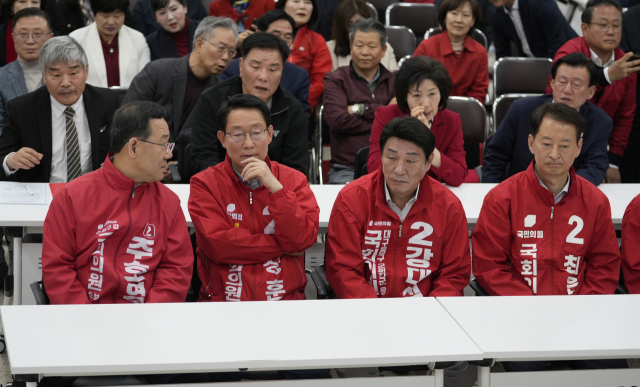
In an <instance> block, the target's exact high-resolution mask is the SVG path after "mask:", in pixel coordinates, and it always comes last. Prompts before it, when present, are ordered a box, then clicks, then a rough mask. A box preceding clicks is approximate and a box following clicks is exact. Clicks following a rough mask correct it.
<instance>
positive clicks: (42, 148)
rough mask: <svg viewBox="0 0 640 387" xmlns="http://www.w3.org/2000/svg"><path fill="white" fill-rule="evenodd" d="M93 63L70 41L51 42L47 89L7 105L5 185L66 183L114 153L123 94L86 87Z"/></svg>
mask: <svg viewBox="0 0 640 387" xmlns="http://www.w3.org/2000/svg"><path fill="white" fill-rule="evenodd" d="M87 63H88V61H87V57H86V55H85V53H84V50H83V49H82V46H80V44H79V43H78V42H76V41H75V40H74V39H72V38H70V37H67V36H63V37H57V38H51V39H49V41H47V42H46V43H45V44H44V45H43V46H42V48H41V49H40V70H41V71H42V73H43V75H44V76H43V77H44V81H45V83H46V87H41V88H39V89H37V90H36V91H33V92H31V93H27V94H25V95H22V96H20V97H17V98H14V99H12V100H11V101H9V103H8V105H7V112H6V121H5V126H4V128H3V129H2V136H0V161H1V162H2V169H1V171H0V180H13V181H20V182H37V183H66V182H69V181H70V180H72V179H74V178H76V177H78V176H80V175H82V174H84V173H88V172H91V171H94V170H96V169H98V168H100V165H101V164H102V162H103V161H104V159H105V157H107V153H108V152H109V125H110V124H111V120H112V118H113V114H114V113H115V111H116V109H118V105H119V102H118V93H117V92H116V91H115V90H109V89H103V88H99V87H92V86H90V85H87V84H85V82H86V79H87V76H88V71H87V66H88V65H87ZM71 123H73V125H72V124H71ZM74 137H75V141H71V142H70V144H72V145H68V146H65V144H67V141H68V140H67V138H69V139H73V138H74ZM74 142H75V146H74V145H73V144H74Z"/></svg>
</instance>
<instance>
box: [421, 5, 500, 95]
mask: <svg viewBox="0 0 640 387" xmlns="http://www.w3.org/2000/svg"><path fill="white" fill-rule="evenodd" d="M480 18H481V14H480V6H479V5H478V2H477V1H476V0H445V1H444V2H443V3H442V5H441V6H440V9H439V10H438V22H439V23H440V25H441V26H442V30H443V31H442V33H440V34H438V35H434V36H431V37H430V38H429V39H426V40H423V41H422V43H420V45H419V46H418V48H417V49H416V52H414V53H413V56H420V55H424V56H429V57H431V58H434V59H437V60H439V61H440V62H442V64H443V65H444V67H446V68H447V70H448V71H449V74H451V78H452V80H453V88H452V89H451V95H454V96H460V97H472V98H475V99H477V100H478V101H480V103H482V104H483V105H484V102H485V98H486V97H487V90H488V88H489V60H488V59H487V51H486V49H485V48H484V46H483V45H481V44H480V43H478V42H476V41H475V40H474V39H473V38H472V37H471V36H470V35H471V34H472V33H473V27H475V26H476V25H478V24H479V23H480Z"/></svg>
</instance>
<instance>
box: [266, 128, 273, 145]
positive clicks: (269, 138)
mask: <svg viewBox="0 0 640 387" xmlns="http://www.w3.org/2000/svg"><path fill="white" fill-rule="evenodd" d="M272 140H273V125H269V127H268V128H267V141H268V142H267V144H271V141H272Z"/></svg>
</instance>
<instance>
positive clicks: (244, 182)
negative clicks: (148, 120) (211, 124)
mask: <svg viewBox="0 0 640 387" xmlns="http://www.w3.org/2000/svg"><path fill="white" fill-rule="evenodd" d="M254 35H255V34H254ZM254 35H252V36H254ZM249 38H250V37H249ZM249 38H247V40H248V39H249ZM245 42H246V41H245ZM216 121H217V122H218V123H219V124H220V130H219V131H218V132H217V138H218V140H219V141H220V143H221V144H222V146H223V147H224V149H226V153H227V154H226V156H225V160H224V161H223V162H221V163H219V164H218V165H216V166H215V167H212V168H208V169H207V170H205V171H203V172H201V173H199V174H197V175H195V176H194V177H193V178H192V179H191V192H190V196H189V213H190V214H191V219H192V220H193V225H194V226H195V229H196V238H197V240H198V248H197V255H198V274H199V276H200V279H201V280H202V287H201V289H200V301H275V300H304V299H305V294H304V288H305V285H306V283H307V277H306V275H305V272H304V251H305V250H306V249H307V248H309V247H310V246H311V245H313V243H314V242H315V241H316V238H317V235H318V227H319V214H320V209H319V208H318V204H317V203H316V199H315V197H314V195H313V192H312V191H311V188H310V187H309V183H308V182H307V179H306V177H305V176H304V175H303V174H302V173H300V172H298V171H296V170H294V169H292V168H289V167H286V166H284V165H282V164H280V163H278V162H275V161H273V160H271V159H270V158H269V157H268V156H267V152H268V149H269V144H270V143H271V142H272V141H273V137H274V135H273V132H274V127H273V126H272V125H271V122H272V120H271V113H270V111H269V108H268V107H267V104H265V103H264V102H263V101H261V100H260V99H259V98H257V97H255V96H253V95H250V94H240V95H236V96H233V97H231V98H230V99H229V100H227V101H225V102H224V103H223V104H222V106H221V107H220V109H219V110H218V112H217V115H216Z"/></svg>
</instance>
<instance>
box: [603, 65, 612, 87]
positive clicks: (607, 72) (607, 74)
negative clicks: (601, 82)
mask: <svg viewBox="0 0 640 387" xmlns="http://www.w3.org/2000/svg"><path fill="white" fill-rule="evenodd" d="M603 73H604V78H605V79H606V80H607V82H609V84H611V79H609V68H608V67H607V68H605V69H604V70H603Z"/></svg>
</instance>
